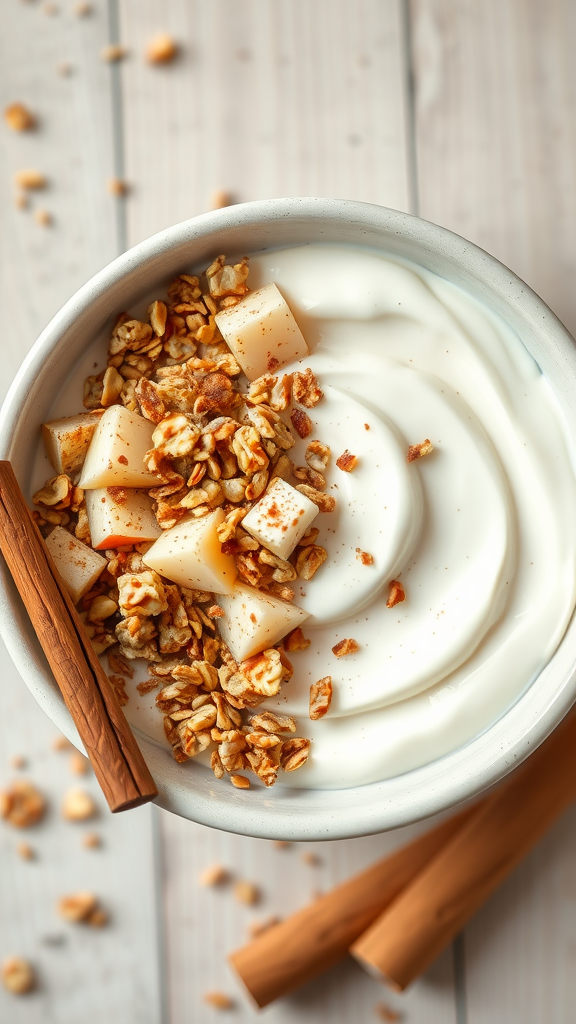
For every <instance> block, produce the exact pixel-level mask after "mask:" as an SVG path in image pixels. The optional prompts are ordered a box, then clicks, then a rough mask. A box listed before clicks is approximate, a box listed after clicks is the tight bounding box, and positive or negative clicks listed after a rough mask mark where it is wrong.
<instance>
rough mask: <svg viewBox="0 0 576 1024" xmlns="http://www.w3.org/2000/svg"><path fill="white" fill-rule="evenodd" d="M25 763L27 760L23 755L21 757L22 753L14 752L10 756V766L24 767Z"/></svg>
mask: <svg viewBox="0 0 576 1024" xmlns="http://www.w3.org/2000/svg"><path fill="white" fill-rule="evenodd" d="M27 764H28V761H27V760H26V758H25V757H22V754H15V755H14V757H12V758H10V767H11V768H16V769H19V768H26V766H27Z"/></svg>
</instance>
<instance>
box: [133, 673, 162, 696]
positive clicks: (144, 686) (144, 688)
mask: <svg viewBox="0 0 576 1024" xmlns="http://www.w3.org/2000/svg"><path fill="white" fill-rule="evenodd" d="M159 683H160V680H159V679H154V677H153V676H152V678H151V679H144V680H143V682H141V683H138V685H137V686H136V689H137V690H138V693H139V694H140V696H141V697H143V696H144V694H145V693H151V692H152V690H157V689H158V685H159Z"/></svg>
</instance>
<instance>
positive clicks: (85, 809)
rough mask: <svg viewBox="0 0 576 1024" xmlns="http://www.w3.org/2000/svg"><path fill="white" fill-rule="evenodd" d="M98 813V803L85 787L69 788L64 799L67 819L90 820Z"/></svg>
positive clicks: (63, 805) (63, 804)
mask: <svg viewBox="0 0 576 1024" xmlns="http://www.w3.org/2000/svg"><path fill="white" fill-rule="evenodd" d="M95 815H96V804H95V803H94V801H93V799H92V797H91V796H90V794H89V793H87V792H86V791H85V790H84V789H78V788H75V789H69V790H68V792H67V793H66V795H65V797H64V800H63V801H62V817H63V818H65V820H66V821H88V820H89V819H90V818H93V817H94V816H95Z"/></svg>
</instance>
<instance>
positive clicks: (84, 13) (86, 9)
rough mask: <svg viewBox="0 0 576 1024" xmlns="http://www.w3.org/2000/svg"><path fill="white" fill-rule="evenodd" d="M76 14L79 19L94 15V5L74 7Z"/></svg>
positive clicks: (84, 4)
mask: <svg viewBox="0 0 576 1024" xmlns="http://www.w3.org/2000/svg"><path fill="white" fill-rule="evenodd" d="M74 14H75V15H76V17H77V18H86V17H88V15H89V14H92V4H88V3H84V2H82V3H78V4H75V5H74Z"/></svg>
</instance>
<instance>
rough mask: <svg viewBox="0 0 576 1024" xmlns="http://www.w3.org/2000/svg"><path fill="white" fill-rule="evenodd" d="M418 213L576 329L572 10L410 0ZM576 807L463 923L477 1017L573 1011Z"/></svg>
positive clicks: (562, 5) (512, 0)
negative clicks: (511, 275)
mask: <svg viewBox="0 0 576 1024" xmlns="http://www.w3.org/2000/svg"><path fill="white" fill-rule="evenodd" d="M411 8H412V31H413V54H414V68H415V81H416V96H415V101H416V102H415V123H416V128H417V134H416V151H417V160H418V187H419V193H420V212H421V215H422V216H423V217H426V218H427V219H429V220H433V221H436V222H438V223H440V224H444V225H446V226H447V227H450V228H452V229H453V230H455V231H457V232H459V233H460V234H463V235H464V236H465V237H467V238H470V239H471V240H472V241H474V242H477V243H478V244H480V245H482V246H483V247H484V248H486V249H488V250H489V251H490V252H492V253H494V255H496V256H497V257H498V258H499V259H501V260H502V261H503V262H504V263H506V264H508V265H509V266H510V267H511V268H512V269H513V270H515V271H516V272H517V273H519V274H520V275H521V276H522V277H524V278H525V279H526V280H527V281H528V283H529V284H531V285H532V286H533V287H534V288H535V289H536V290H537V291H538V292H539V293H540V294H541V295H542V296H543V297H544V298H545V299H546V301H547V302H548V303H549V304H550V305H551V306H552V308H553V309H554V310H555V312H556V313H558V315H559V316H560V317H561V319H563V320H564V322H565V323H566V324H567V326H568V327H569V328H570V329H571V330H572V331H573V332H574V331H575V330H576V300H575V297H574V268H575V265H576V245H575V242H574V232H573V223H574V218H575V214H576V199H575V194H574V187H573V181H574V170H575V167H576V127H575V125H574V117H573V109H574V97H575V95H576V69H575V66H574V60H573V53H572V40H573V38H574V32H575V29H576V9H575V7H574V5H573V4H571V3H570V2H565V0H549V2H548V3H546V4H541V3H539V2H538V0H485V2H484V3H482V4H477V3H474V2H473V0H413V2H412V5H411ZM575 839H576V812H575V811H572V812H570V813H569V814H568V815H566V816H565V818H564V819H563V821H562V822H561V823H559V824H558V825H557V827H556V828H555V829H553V830H552V831H551V833H550V834H549V835H548V836H547V837H546V839H545V840H544V841H543V842H542V843H541V844H540V845H539V846H538V848H537V849H536V850H535V851H534V853H533V854H532V855H531V856H530V857H529V858H528V859H527V860H526V862H525V863H524V864H523V865H522V866H521V867H520V868H519V869H518V870H517V871H516V872H515V873H514V875H513V876H512V877H511V878H510V880H509V881H508V882H507V883H506V884H505V885H504V886H503V887H502V889H501V890H500V891H499V892H498V893H497V894H496V895H495V896H494V898H493V899H492V900H491V901H490V903H489V904H488V906H487V907H486V908H485V909H484V910H482V911H481V912H480V913H479V914H478V915H477V917H476V918H475V919H474V921H473V922H472V923H471V925H470V926H469V927H468V929H467V930H466V934H465V939H464V947H465V973H466V990H467V992H466V996H467V1000H466V1001H467V1017H468V1022H469V1024H488V1022H492V1021H495V1020H498V1021H506V1022H507V1024H536V1022H540V1021H543V1020H550V1021H552V1020H553V1021H554V1022H555V1024H556V1022H558V1024H568V1022H569V1021H572V1020H573V1018H574V1012H573V1005H574V1000H575V998H576V979H575V975H574V971H573V964H572V963H571V958H572V957H573V950H574V927H575V926H574V920H575V917H574V910H575V908H574V891H575V890H574V866H573V861H574V843H575Z"/></svg>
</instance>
